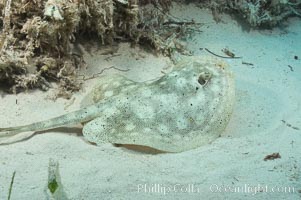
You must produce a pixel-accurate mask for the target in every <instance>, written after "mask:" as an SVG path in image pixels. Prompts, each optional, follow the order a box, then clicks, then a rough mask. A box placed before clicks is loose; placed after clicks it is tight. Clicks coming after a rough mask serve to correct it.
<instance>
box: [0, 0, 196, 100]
mask: <svg viewBox="0 0 301 200" xmlns="http://www.w3.org/2000/svg"><path fill="white" fill-rule="evenodd" d="M170 6H171V1H170V0H167V1H163V0H141V1H138V0H70V1H62V0H35V1H31V0H14V1H12V0H0V30H1V32H0V82H1V83H2V84H5V85H7V86H9V87H10V91H11V92H14V93H17V92H19V91H22V90H24V89H31V88H41V89H43V90H47V89H48V88H49V87H50V86H51V84H50V82H52V81H56V82H58V84H59V86H60V88H61V92H60V93H61V94H62V95H61V96H69V97H70V94H71V93H72V92H74V91H76V90H78V89H79V88H80V82H79V81H78V79H77V72H78V69H79V68H80V67H82V66H83V65H84V62H79V60H81V59H78V56H81V55H75V54H73V53H72V44H73V43H75V42H76V41H77V40H78V39H79V38H80V37H84V36H85V35H87V34H89V35H96V36H97V38H99V41H98V42H99V43H100V44H101V45H106V44H112V43H113V42H114V41H120V40H122V41H124V40H126V41H131V42H133V44H137V43H140V44H144V45H145V44H147V43H148V44H151V46H152V47H153V48H154V49H155V50H157V51H160V52H163V53H165V54H166V55H168V54H170V52H171V51H172V49H177V48H178V49H181V48H183V46H181V45H179V44H180V43H177V42H176V39H177V38H179V37H181V36H182V35H183V34H185V32H186V31H187V29H186V27H187V26H188V25H193V24H192V23H191V22H190V23H179V24H177V23H173V21H170V20H169V21H168V20H167V19H166V17H167V14H166V13H167V11H168V8H169V7H170Z"/></svg>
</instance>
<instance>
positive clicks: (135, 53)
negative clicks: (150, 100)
mask: <svg viewBox="0 0 301 200" xmlns="http://www.w3.org/2000/svg"><path fill="white" fill-rule="evenodd" d="M172 13H173V15H175V16H178V17H180V18H181V19H183V20H184V19H187V20H189V19H191V18H193V19H194V20H195V21H197V22H202V23H205V25H204V26H203V27H202V28H201V30H202V31H203V32H201V33H196V34H195V35H193V36H192V37H191V39H190V40H188V47H189V49H190V50H191V51H193V52H194V54H195V55H208V53H207V52H206V51H201V50H199V48H208V49H210V50H212V51H215V52H217V53H219V54H222V53H221V51H220V50H221V49H222V48H225V47H228V48H229V49H231V50H233V51H234V52H235V53H236V55H237V56H242V57H243V58H242V59H228V60H227V62H228V63H229V64H230V66H231V69H232V71H233V72H234V75H235V79H236V80H235V81H236V104H235V108H234V112H233V115H232V118H231V120H230V123H229V125H228V127H227V128H226V130H225V132H224V133H223V134H222V137H220V138H218V139H217V140H215V141H214V142H213V143H211V144H208V145H205V146H202V147H199V148H197V149H194V150H190V151H186V152H182V153H165V154H155V153H152V152H139V151H133V150H129V149H126V148H123V147H115V146H113V145H111V144H107V145H103V146H95V145H91V144H89V143H87V142H85V140H84V138H83V137H82V136H81V129H80V126H76V127H72V128H60V129H55V130H51V131H45V132H42V133H39V134H35V135H34V136H33V137H31V138H30V139H28V140H25V141H22V142H19V143H15V144H11V145H5V146H0V199H7V194H8V188H9V184H10V180H11V176H12V173H13V172H14V171H16V176H15V180H14V184H13V191H12V197H11V199H12V200H14V199H17V200H21V199H22V200H23V199H26V200H27V199H37V200H39V199H45V193H44V189H45V187H46V184H47V178H48V177H47V176H48V175H47V174H48V162H49V159H50V158H53V159H54V160H57V161H59V164H60V175H61V180H62V183H63V185H64V190H65V192H66V193H67V195H68V197H69V199H76V200H77V199H300V198H301V60H300V59H301V21H300V19H297V18H296V19H295V18H292V19H290V20H289V21H288V22H286V23H285V24H286V25H287V26H282V27H281V28H275V29H273V30H265V31H258V30H247V29H245V28H244V26H242V25H241V24H239V23H238V22H237V21H236V20H235V19H233V18H231V17H230V16H228V15H223V16H222V20H223V23H219V24H216V23H215V22H214V21H213V19H212V15H211V14H210V12H209V11H206V10H200V9H199V8H197V7H196V6H194V5H188V6H185V7H181V6H174V8H173V9H172ZM118 54H121V55H120V56H115V57H112V58H110V59H107V60H104V58H107V57H108V56H106V55H101V51H100V52H97V51H93V52H92V55H91V54H89V53H87V54H86V55H85V59H86V62H87V63H88V69H87V70H83V72H82V73H83V74H86V75H87V76H89V75H91V74H93V73H96V72H99V71H100V70H101V69H102V68H106V67H110V66H115V67H118V68H120V69H130V70H129V71H128V72H120V71H117V70H114V69H110V70H106V71H105V73H104V75H109V74H111V73H123V74H125V75H126V76H128V77H129V78H131V79H133V80H136V81H144V80H152V79H154V78H157V77H159V76H162V75H163V74H162V73H161V70H162V68H164V67H166V66H168V62H169V61H168V59H167V58H164V57H162V56H155V55H151V54H150V53H147V52H144V51H143V50H141V49H138V48H135V49H132V48H130V47H129V45H128V44H122V45H120V47H119V50H118ZM295 55H297V56H299V60H295V59H294V56H295ZM242 61H244V62H249V63H253V64H254V65H253V66H248V65H243V64H242ZM288 65H290V66H291V67H292V68H291V69H290V68H289V67H288ZM96 82H97V79H92V80H89V81H86V82H85V83H84V85H83V90H82V91H80V92H78V93H76V94H75V95H74V96H73V97H74V102H73V103H72V100H64V99H58V100H56V101H53V100H52V98H53V96H54V92H55V89H51V90H49V91H48V92H41V91H34V92H28V93H21V94H18V95H16V96H15V95H6V94H2V96H1V100H0V102H1V103H0V110H1V115H0V127H6V126H15V125H22V124H28V123H32V122H36V121H38V120H44V119H49V118H51V117H55V116H58V115H61V114H64V113H67V112H69V111H73V110H76V109H78V108H79V103H80V100H81V99H82V98H83V96H84V95H85V94H86V93H87V92H89V91H90V90H91V89H92V88H93V85H94V84H95V83H96ZM16 101H17V104H16ZM298 129H299V130H298ZM277 152H279V153H280V155H281V158H280V159H275V160H269V161H264V160H263V159H264V158H265V156H266V155H268V154H272V153H277ZM192 185H193V187H194V190H193V191H189V190H186V189H187V187H188V186H190V189H191V187H192ZM258 185H260V186H262V187H263V188H262V189H261V190H260V191H258V192H257V193H256V194H255V193H254V192H253V191H254V187H258ZM144 186H146V190H144V189H141V190H140V191H138V187H139V188H142V187H144ZM174 186H175V187H176V191H171V192H169V193H168V188H167V187H171V188H173V187H174ZM223 186H225V187H224V188H223ZM228 186H229V187H231V188H232V189H234V188H238V187H240V188H245V187H247V188H248V187H249V192H248V191H247V190H244V189H241V191H240V192H235V191H233V190H231V191H229V190H227V189H226V191H225V188H227V187H228ZM152 187H153V192H150V190H152ZM154 187H157V188H154ZM164 187H166V192H167V193H166V194H164V193H163V189H164ZM217 187H219V189H221V190H220V191H217V190H216V188H217ZM266 187H267V189H268V191H266ZM289 187H290V189H291V191H289ZM158 188H160V190H161V191H158ZM181 188H182V191H181ZM185 188H186V189H185ZM278 188H279V190H282V192H281V191H278ZM251 189H253V191H251ZM285 189H286V190H287V191H286V192H284V190H285ZM211 190H213V191H211ZM272 190H274V191H272Z"/></svg>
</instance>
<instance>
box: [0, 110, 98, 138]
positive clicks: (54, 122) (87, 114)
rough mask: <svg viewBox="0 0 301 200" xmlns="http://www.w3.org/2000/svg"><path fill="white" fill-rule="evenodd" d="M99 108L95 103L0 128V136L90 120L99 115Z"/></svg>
mask: <svg viewBox="0 0 301 200" xmlns="http://www.w3.org/2000/svg"><path fill="white" fill-rule="evenodd" d="M99 114H100V113H99V108H98V106H97V105H92V106H89V107H87V108H83V109H81V110H78V111H74V112H71V113H67V114H65V115H62V116H59V117H56V118H52V119H49V120H45V121H41V122H36V123H32V124H28V125H24V126H15V127H7V128H0V137H10V136H14V135H16V134H18V133H21V132H27V131H43V130H48V129H53V128H58V127H62V126H66V125H71V124H77V123H81V122H86V121H90V120H92V119H93V118H95V117H97V116H99Z"/></svg>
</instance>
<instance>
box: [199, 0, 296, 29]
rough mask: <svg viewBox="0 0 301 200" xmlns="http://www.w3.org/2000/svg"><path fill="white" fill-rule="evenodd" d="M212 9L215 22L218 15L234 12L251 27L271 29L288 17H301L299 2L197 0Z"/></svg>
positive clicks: (217, 19)
mask: <svg viewBox="0 0 301 200" xmlns="http://www.w3.org/2000/svg"><path fill="white" fill-rule="evenodd" d="M199 2H200V4H201V5H202V6H203V7H209V8H211V9H212V12H213V15H214V18H215V20H216V21H220V17H219V16H218V13H220V12H222V11H231V12H233V11H235V12H236V13H238V14H239V16H241V17H243V18H244V19H245V20H246V21H247V22H248V23H249V24H250V25H251V26H252V27H263V26H266V27H273V26H275V25H277V24H279V23H280V22H282V21H283V20H284V19H286V18H288V17H290V16H298V17H301V0H239V1H233V0H199Z"/></svg>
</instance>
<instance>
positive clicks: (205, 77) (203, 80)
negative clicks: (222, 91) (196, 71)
mask: <svg viewBox="0 0 301 200" xmlns="http://www.w3.org/2000/svg"><path fill="white" fill-rule="evenodd" d="M211 77H212V74H211V73H210V72H208V71H206V72H202V73H200V75H199V79H198V82H199V84H201V85H203V86H204V85H206V84H207V83H208V81H209V80H210V79H211Z"/></svg>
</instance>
